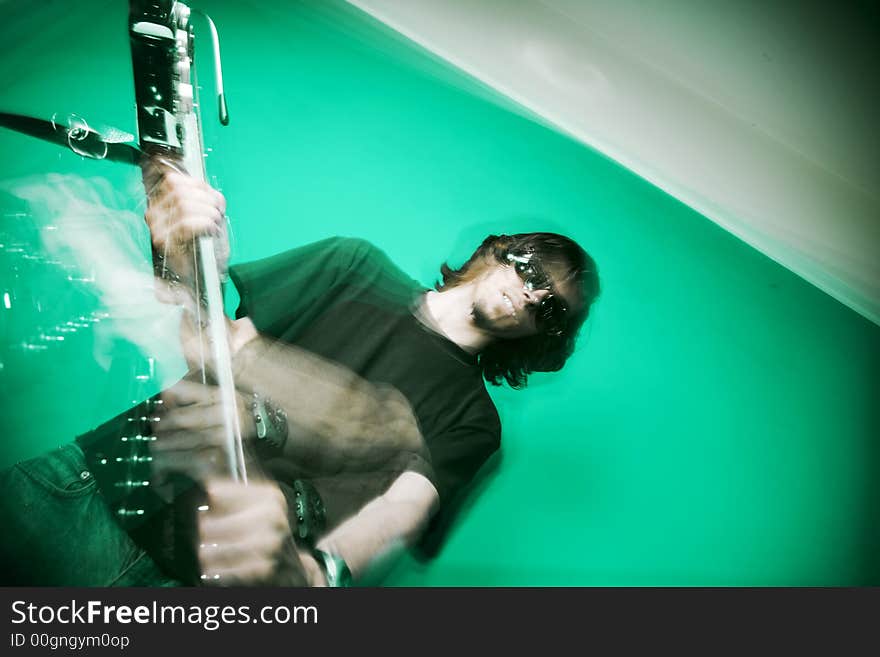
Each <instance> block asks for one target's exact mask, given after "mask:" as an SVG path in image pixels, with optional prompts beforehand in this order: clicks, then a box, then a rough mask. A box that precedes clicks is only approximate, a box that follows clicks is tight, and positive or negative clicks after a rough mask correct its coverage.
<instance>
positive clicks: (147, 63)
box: [129, 0, 247, 481]
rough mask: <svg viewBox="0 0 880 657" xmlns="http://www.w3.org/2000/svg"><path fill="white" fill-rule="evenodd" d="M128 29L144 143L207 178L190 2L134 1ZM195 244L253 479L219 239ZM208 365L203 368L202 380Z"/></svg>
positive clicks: (240, 476) (231, 462)
mask: <svg viewBox="0 0 880 657" xmlns="http://www.w3.org/2000/svg"><path fill="white" fill-rule="evenodd" d="M129 34H130V41H131V54H132V67H133V71H134V87H135V101H136V104H137V123H138V137H139V141H140V146H141V149H142V150H143V151H144V152H145V153H147V154H148V155H149V156H151V157H153V158H159V159H163V158H164V159H166V161H167V160H171V161H173V162H174V163H177V164H180V165H182V167H183V168H184V169H185V171H186V173H188V174H189V175H190V176H192V177H194V178H197V179H199V180H202V181H206V180H207V176H206V171H205V162H204V156H203V155H204V153H203V145H202V131H201V125H200V117H199V114H198V111H197V108H198V102H197V93H198V85H197V84H196V79H195V66H194V62H193V57H194V48H193V39H194V37H193V26H192V24H191V23H190V10H189V7H187V6H186V5H185V4H183V3H181V2H174V1H173V0H130V3H129ZM193 249H194V253H195V256H196V270H197V273H196V279H195V285H196V290H195V292H196V299H198V300H199V301H200V303H198V304H197V311H198V312H199V313H203V314H204V316H201V317H198V318H197V319H198V323H199V326H204V327H205V330H206V331H207V334H208V335H207V337H208V344H210V345H211V351H212V353H211V354H208V355H207V357H209V358H210V359H211V368H210V369H211V371H212V372H213V373H214V375H215V377H216V379H217V381H216V383H217V385H218V387H219V389H220V395H221V399H222V400H223V409H224V432H225V437H226V456H227V465H228V472H229V475H230V476H231V477H232V478H233V479H235V480H244V481H246V480H247V472H246V469H245V465H244V454H243V449H242V444H241V431H240V428H239V421H238V417H237V405H236V403H235V385H234V381H233V378H232V359H231V354H230V351H229V342H228V340H227V336H226V320H225V315H224V313H223V297H222V293H221V282H220V275H219V272H218V266H217V258H216V255H215V244H214V238H212V237H211V236H208V235H205V236H200V237H198V238H197V239H196V240H195V244H194V246H193ZM207 369H208V368H207V367H203V368H202V372H203V380H204V378H205V375H204V373H205V371H206V370H207Z"/></svg>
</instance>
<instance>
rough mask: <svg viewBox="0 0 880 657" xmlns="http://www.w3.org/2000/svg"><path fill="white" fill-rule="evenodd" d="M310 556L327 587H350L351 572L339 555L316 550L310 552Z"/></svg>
mask: <svg viewBox="0 0 880 657" xmlns="http://www.w3.org/2000/svg"><path fill="white" fill-rule="evenodd" d="M312 555H313V556H314V557H315V561H316V562H317V563H318V566H319V567H320V569H321V572H322V573H323V574H324V579H325V580H326V582H327V586H329V587H331V588H340V587H346V586H351V585H352V582H353V579H352V576H351V570H350V569H349V567H348V564H347V563H345V559H343V558H342V557H341V556H340V555H338V554H333V553H331V552H325V551H324V550H318V549H317V548H316V549H314V550H312Z"/></svg>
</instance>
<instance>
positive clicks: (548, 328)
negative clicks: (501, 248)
mask: <svg viewBox="0 0 880 657" xmlns="http://www.w3.org/2000/svg"><path fill="white" fill-rule="evenodd" d="M507 260H508V262H509V263H510V264H512V265H513V267H514V269H515V270H516V273H517V274H518V275H519V277H520V278H521V279H522V282H523V287H524V288H525V289H526V290H528V291H529V292H532V291H534V290H547V291H548V292H550V294H548V295H547V296H545V297H544V298H543V299H541V303H539V304H538V306H537V308H536V311H535V326H536V328H537V329H538V332H540V333H544V334H546V335H562V333H563V332H564V331H565V325H566V322H567V317H566V314H567V313H568V306H566V305H565V301H563V300H562V297H560V296H559V295H558V294H557V293H556V290H555V289H554V288H553V281H552V280H551V279H550V277H549V276H548V275H547V274H546V272H544V270H543V269H542V268H541V264H540V262H539V261H538V259H537V258H536V257H535V254H534V253H528V252H527V253H521V254H515V253H508V254H507Z"/></svg>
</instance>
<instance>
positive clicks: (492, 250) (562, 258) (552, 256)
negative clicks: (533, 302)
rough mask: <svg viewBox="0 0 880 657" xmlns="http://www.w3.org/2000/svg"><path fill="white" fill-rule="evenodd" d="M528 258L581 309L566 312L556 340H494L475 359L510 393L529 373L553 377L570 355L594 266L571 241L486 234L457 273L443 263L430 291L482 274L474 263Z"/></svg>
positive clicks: (593, 282)
mask: <svg viewBox="0 0 880 657" xmlns="http://www.w3.org/2000/svg"><path fill="white" fill-rule="evenodd" d="M511 253H513V254H522V253H530V254H534V256H535V257H537V258H538V259H539V261H540V262H541V263H543V264H544V265H545V267H546V268H548V269H550V270H552V271H553V272H554V273H556V275H557V276H558V277H559V279H560V282H561V280H565V281H568V282H570V283H572V287H574V288H575V289H576V290H578V292H579V294H580V297H581V300H582V302H583V305H582V307H581V308H580V309H579V310H578V311H577V312H572V311H571V310H569V313H568V316H567V322H566V325H565V329H564V330H563V331H562V333H561V334H560V335H544V334H539V335H530V336H528V337H524V338H513V339H505V340H495V341H493V342H492V343H490V344H489V346H488V347H486V348H485V349H484V350H483V351H482V352H480V354H479V356H478V363H479V365H480V368H481V369H482V370H483V377H484V378H485V379H486V381H488V382H489V383H491V384H493V385H496V386H498V385H501V383H502V382H503V381H507V383H508V385H510V387H511V388H523V387H525V385H526V383H527V381H528V377H529V374H531V373H532V372H556V371H557V370H560V369H562V366H563V365H565V361H566V360H568V357H569V356H571V354H572V352H573V351H574V345H575V340H576V339H577V334H578V331H579V330H580V328H581V326H582V325H583V323H584V321H586V319H587V317H588V316H589V314H590V306H591V305H592V304H593V302H594V301H595V300H596V299H597V298H598V296H599V272H598V270H597V268H596V263H595V261H594V260H593V258H591V257H590V255H589V254H588V253H587V252H586V251H584V250H583V249H582V248H581V247H580V246H579V245H578V244H577V243H576V242H575V241H573V240H571V239H569V238H568V237H565V236H563V235H558V234H556V233H519V234H517V235H489V237H487V238H486V239H485V240H483V243H482V244H481V245H480V246H479V248H478V249H477V250H476V251H474V253H473V255H471V257H470V258H469V259H468V261H467V262H465V263H464V264H463V265H462V266H461V267H459V268H458V269H452V268H451V267H450V266H449V265H448V264H446V263H444V264H443V266H442V267H440V275H441V276H442V277H443V278H442V282H441V281H438V282H437V283H436V284H435V285H434V287H435V289H437V291H443V290H445V289H449V288H452V287H456V286H458V285H462V284H463V283H467V282H469V281H471V280H473V279H474V278H476V276H478V275H479V274H480V272H481V270H482V268H481V267H480V266H479V265H480V263H492V262H493V261H497V262H500V263H503V264H509V260H508V258H507V256H508V254H511Z"/></svg>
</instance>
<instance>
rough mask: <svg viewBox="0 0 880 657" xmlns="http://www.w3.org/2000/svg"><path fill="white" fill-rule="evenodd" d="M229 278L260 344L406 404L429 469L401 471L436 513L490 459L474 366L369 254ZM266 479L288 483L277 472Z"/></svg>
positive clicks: (264, 266)
mask: <svg viewBox="0 0 880 657" xmlns="http://www.w3.org/2000/svg"><path fill="white" fill-rule="evenodd" d="M230 275H231V277H232V280H233V281H234V282H235V286H236V288H237V289H238V291H239V294H240V295H241V305H240V306H239V309H238V312H237V316H238V317H243V316H248V317H250V319H251V321H252V322H253V323H254V325H255V326H256V328H257V330H258V331H259V332H260V333H261V334H263V335H264V336H271V337H274V338H276V339H278V340H282V341H284V342H286V343H289V344H293V345H297V346H298V347H301V348H303V349H306V350H308V351H310V352H312V353H314V354H317V355H318V356H321V357H323V358H326V359H328V360H331V361H333V362H335V363H337V364H339V365H342V366H345V367H347V368H349V369H350V370H351V371H353V372H354V373H355V374H357V375H359V376H360V377H362V378H364V379H366V380H367V381H369V382H371V383H375V384H383V385H390V386H393V387H394V388H396V389H397V390H398V391H399V392H400V393H402V394H403V395H404V396H405V397H406V399H407V400H408V401H409V403H410V405H411V407H412V409H413V412H414V414H415V417H416V419H417V421H418V425H419V429H420V432H421V434H422V437H423V439H424V441H425V443H426V445H427V447H428V451H429V453H430V463H420V462H419V459H412V460H410V461H409V464H408V465H407V466H406V468H405V469H412V470H415V471H418V472H420V473H421V474H423V475H425V476H426V477H428V479H430V480H431V482H432V483H433V484H434V486H435V487H436V488H437V491H438V493H439V495H440V502H441V511H444V510H446V509H447V508H448V507H449V503H450V502H452V501H453V500H454V498H455V497H456V495H457V493H459V491H460V490H461V489H462V488H463V487H464V486H466V485H467V484H468V483H469V482H470V481H471V479H472V478H473V477H474V475H475V474H476V472H477V471H478V470H479V469H480V468H481V466H482V465H483V463H484V462H485V461H486V459H487V458H488V457H489V456H490V455H491V454H492V453H493V452H494V451H495V450H497V449H498V447H499V445H500V437H501V425H500V422H499V418H498V413H497V411H496V409H495V406H494V404H493V403H492V400H491V398H490V397H489V394H488V392H487V391H486V387H485V384H484V383H483V379H482V376H481V372H480V369H479V367H478V366H477V361H476V357H475V356H473V355H472V354H468V353H467V352H465V351H464V350H462V349H461V348H460V347H458V346H457V345H456V344H455V343H453V342H451V341H449V340H448V339H447V338H445V337H444V336H442V335H440V334H438V333H436V332H434V331H432V330H430V329H429V328H428V327H427V326H426V325H425V324H424V323H423V322H422V321H420V320H419V319H417V317H416V311H417V308H418V306H419V304H420V302H421V301H422V299H423V296H424V292H425V289H424V288H423V287H422V286H420V285H419V284H418V283H417V282H415V281H413V280H412V279H411V278H409V277H408V276H406V275H405V274H404V273H403V272H402V271H401V270H400V269H399V268H397V267H396V266H395V265H394V264H393V263H392V262H391V261H390V259H389V258H388V257H387V256H386V255H385V254H384V253H383V252H382V251H380V250H379V249H377V248H376V247H375V246H373V245H371V244H369V243H368V242H365V241H363V240H357V239H349V238H331V239H327V240H323V241H321V242H317V243H314V244H310V245H308V246H304V247H301V248H298V249H293V250H290V251H287V252H285V253H281V254H279V255H276V256H272V257H269V258H266V259H263V260H259V261H255V262H251V263H246V264H241V265H237V266H234V267H232V268H231V270H230ZM269 469H270V470H271V471H273V473H274V474H276V476H278V477H279V479H285V478H286V477H285V467H284V463H283V462H281V463H279V462H275V463H274V464H270V468H269ZM386 483H390V481H387V482H382V485H385V484H386ZM380 492H381V491H380ZM444 520H448V518H445V519H444ZM443 524H444V525H445V524H446V523H445V522H444V523H443ZM435 534H436V531H435ZM434 541H436V536H435V538H434Z"/></svg>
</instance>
